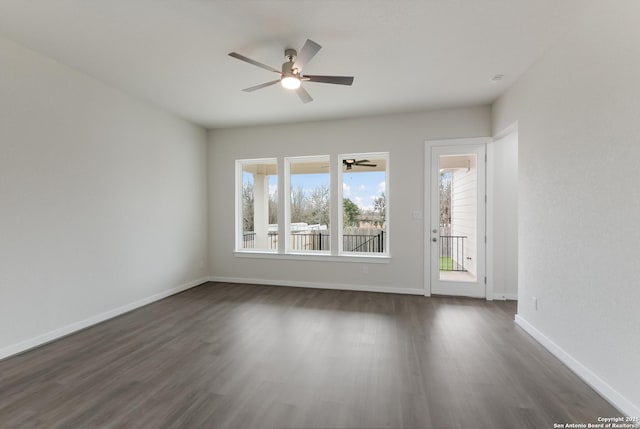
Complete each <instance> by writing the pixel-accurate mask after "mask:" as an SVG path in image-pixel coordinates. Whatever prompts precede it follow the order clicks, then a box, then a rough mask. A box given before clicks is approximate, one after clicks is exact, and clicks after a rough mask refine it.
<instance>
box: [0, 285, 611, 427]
mask: <svg viewBox="0 0 640 429" xmlns="http://www.w3.org/2000/svg"><path fill="white" fill-rule="evenodd" d="M515 311H516V306H515V303H513V302H495V301H494V302H487V301H482V300H473V299H459V298H444V297H433V298H425V297H420V296H408V295H390V294H379V293H365V292H348V291H330V290H315V289H299V288H289V287H274V286H254V285H235V284H225V283H208V284H205V285H202V286H199V287H197V288H194V289H191V290H188V291H186V292H183V293H180V294H178V295H174V296H172V297H170V298H167V299H164V300H162V301H159V302H156V303H153V304H151V305H148V306H146V307H143V308H141V309H138V310H136V311H133V312H131V313H128V314H125V315H123V316H120V317H118V318H116V319H112V320H110V321H107V322H105V323H102V324H99V325H96V326H94V327H91V328H89V329H86V330H83V331H81V332H78V333H76V334H74V335H71V336H68V337H66V338H63V339H60V340H58V341H55V342H52V343H50V344H47V345H44V346H42V347H39V348H37V349H34V350H31V351H29V352H26V353H23V354H21V355H18V356H14V357H11V358H8V359H5V360H3V361H0V427H2V428H14V427H15V428H23V427H24V428H31V427H38V428H39V427H42V428H102V427H105V428H106V427H108V428H121V427H122V428H124V427H127V428H130V427H131V428H182V427H184V428H239V429H245V428H446V429H449V428H465V429H466V428H469V429H483V428H491V429H496V428H498V429H499V428H517V429H521V428H536V429H538V428H553V424H554V423H567V422H573V423H587V422H596V421H597V417H598V416H607V417H610V416H616V415H620V413H619V412H617V411H616V410H615V409H614V408H613V407H612V406H611V405H609V404H608V403H607V402H606V401H605V400H603V399H602V398H601V397H600V396H598V394H596V393H595V392H594V391H593V390H591V389H590V388H589V387H588V386H586V385H585V384H584V383H583V382H582V381H580V380H579V379H578V378H577V377H576V376H575V375H574V374H573V373H572V372H571V371H569V370H568V369H567V368H565V367H564V366H563V365H562V364H561V363H560V362H559V361H558V360H557V359H555V358H554V357H553V356H551V355H550V354H549V353H548V352H547V351H546V350H544V349H543V348H542V347H541V346H540V345H538V344H537V343H536V342H535V341H534V340H532V339H531V338H530V337H529V336H528V335H527V334H526V333H525V332H523V331H522V330H520V329H519V328H518V327H517V326H516V325H515V324H514V322H513V318H514V314H515Z"/></svg>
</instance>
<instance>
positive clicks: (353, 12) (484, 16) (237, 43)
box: [0, 0, 587, 128]
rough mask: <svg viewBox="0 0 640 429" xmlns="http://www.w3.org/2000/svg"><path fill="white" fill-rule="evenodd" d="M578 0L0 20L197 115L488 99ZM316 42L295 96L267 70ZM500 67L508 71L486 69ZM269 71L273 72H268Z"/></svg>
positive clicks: (23, 37)
mask: <svg viewBox="0 0 640 429" xmlns="http://www.w3.org/2000/svg"><path fill="white" fill-rule="evenodd" d="M586 5H587V1H583V0H571V1H565V0H457V1H456V0H437V1H436V0H431V1H429V0H393V1H391V0H335V1H319V0H312V1H311V0H296V1H294V0H281V1H274V0H262V1H245V0H236V1H213V0H108V1H107V0H56V1H51V0H29V1H25V0H0V34H1V35H3V36H5V37H7V38H10V39H12V40H14V41H16V42H18V43H21V44H23V45H25V46H27V47H29V48H31V49H34V50H36V51H39V52H41V53H43V54H45V55H48V56H50V57H52V58H54V59H56V60H58V61H60V62H62V63H64V64H67V65H69V66H71V67H73V68H74V69H77V70H79V71H82V72H84V73H87V74H89V75H91V76H93V77H95V78H97V79H99V80H101V81H104V82H106V83H108V84H110V85H112V86H115V87H118V88H120V89H122V90H124V91H126V92H128V93H130V94H133V95H134V96H136V97H138V98H142V99H145V100H147V101H149V102H152V103H154V104H156V105H159V106H161V107H162V108H164V109H166V110H168V111H170V112H173V113H175V114H177V115H179V116H181V117H183V118H186V119H188V120H190V121H193V122H196V123H198V124H201V125H204V126H206V127H211V128H215V127H229V126H239V125H251V124H263V123H282V122H294V121H308V120H320V119H330V118H344V117H353V116H363V115H370V114H380V113H389V112H405V111H414V110H425V109H436V108H447V107H456V106H466V105H480V104H486V103H490V102H491V101H493V100H494V99H495V98H496V97H498V96H499V95H500V94H501V93H502V92H504V91H505V90H506V88H508V86H509V85H510V84H511V83H513V82H514V80H516V79H517V78H518V76H519V75H520V74H522V73H523V72H524V71H525V70H526V69H527V68H528V67H529V66H530V65H531V64H532V63H533V62H534V61H535V60H536V59H537V58H539V57H540V56H541V55H542V54H543V53H544V51H545V50H546V49H547V48H548V47H549V46H550V45H551V44H552V43H553V42H554V40H556V39H557V38H558V37H561V36H562V35H563V33H564V32H565V31H567V28H569V27H570V25H571V23H572V22H573V21H574V20H575V19H577V18H578V17H580V15H581V14H582V12H583V11H584V8H585V7H587V6H586ZM307 38H310V39H313V40H314V41H316V42H318V43H319V44H321V45H322V46H323V49H322V50H321V51H320V52H319V53H318V55H317V56H316V57H315V58H314V59H313V61H312V62H311V63H310V64H309V65H308V66H307V67H306V68H305V72H306V73H308V74H335V75H353V76H355V82H354V85H353V86H352V87H345V86H340V85H326V84H320V83H306V84H305V87H306V89H307V90H308V91H309V93H311V95H312V96H313V98H314V101H313V102H312V103H308V104H304V105H303V104H302V103H301V102H300V101H299V99H298V97H297V96H296V95H295V94H293V93H290V92H287V91H286V90H284V89H283V88H281V87H280V86H279V85H274V86H271V87H269V88H265V89H263V90H260V91H257V92H254V93H245V92H242V91H241V89H242V88H245V87H248V86H252V85H255V84H259V83H262V82H266V81H269V80H273V79H274V74H273V73H270V72H268V71H266V70H263V69H260V68H257V67H253V66H251V65H249V64H246V63H243V62H240V61H238V60H236V59H233V58H230V57H229V56H227V54H228V53H229V52H231V51H237V52H239V53H242V54H244V55H247V56H249V57H251V58H254V59H256V60H258V61H261V62H263V63H266V64H269V65H271V66H273V67H275V68H280V65H281V63H282V62H284V49H285V48H287V47H292V48H296V49H300V47H301V46H302V45H303V43H304V41H305V40H306V39H307ZM496 74H503V75H504V76H505V77H504V79H503V80H502V81H501V82H499V83H491V78H492V77H493V76H494V75H496ZM275 77H276V78H277V76H275Z"/></svg>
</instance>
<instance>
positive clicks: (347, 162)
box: [342, 159, 378, 170]
mask: <svg viewBox="0 0 640 429" xmlns="http://www.w3.org/2000/svg"><path fill="white" fill-rule="evenodd" d="M342 165H344V166H346V167H347V170H351V169H352V168H353V166H354V165H356V166H360V167H377V166H378V164H371V161H369V160H368V159H359V160H355V159H343V160H342Z"/></svg>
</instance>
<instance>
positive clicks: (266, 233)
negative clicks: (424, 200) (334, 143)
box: [235, 152, 389, 262]
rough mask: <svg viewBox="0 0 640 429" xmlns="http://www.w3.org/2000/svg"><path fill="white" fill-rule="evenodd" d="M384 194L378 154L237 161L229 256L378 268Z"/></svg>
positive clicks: (383, 252)
mask: <svg viewBox="0 0 640 429" xmlns="http://www.w3.org/2000/svg"><path fill="white" fill-rule="evenodd" d="M332 173H333V174H335V175H336V176H337V178H336V177H333V178H332V176H331V174H332ZM279 177H281V178H284V181H283V182H280V183H279ZM278 187H280V191H281V193H280V195H279V194H278ZM388 189H389V154H388V153H386V152H377V153H357V154H347V155H337V156H336V155H317V156H300V157H284V158H279V159H278V158H265V159H245V160H237V161H236V247H235V248H236V251H237V252H239V253H254V254H265V253H272V254H274V255H265V256H263V257H265V258H270V257H278V256H276V255H277V254H288V255H291V256H290V258H293V259H298V258H302V259H304V258H305V257H307V256H305V255H308V257H309V258H328V259H331V258H333V257H336V258H343V257H346V256H350V257H353V258H356V257H357V258H360V259H359V260H362V257H363V256H369V257H374V258H378V259H377V260H376V261H375V262H385V259H388V258H380V257H381V256H383V257H388V255H389V226H388V224H389V192H388ZM332 207H333V212H332ZM278 210H283V211H282V212H280V213H279V212H278ZM332 216H333V218H332ZM335 216H337V219H336V218H335ZM239 256H240V255H239ZM254 257H255V255H254Z"/></svg>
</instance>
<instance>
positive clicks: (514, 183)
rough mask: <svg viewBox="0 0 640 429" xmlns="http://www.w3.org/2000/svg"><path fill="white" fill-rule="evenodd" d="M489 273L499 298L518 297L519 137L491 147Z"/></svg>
mask: <svg viewBox="0 0 640 429" xmlns="http://www.w3.org/2000/svg"><path fill="white" fill-rule="evenodd" d="M487 157H488V165H487V196H488V201H487V237H490V239H489V241H488V242H487V253H488V255H487V271H488V272H489V276H488V283H489V287H490V288H491V292H490V293H491V294H492V296H493V298H496V299H517V295H518V134H517V132H512V133H510V134H508V135H506V136H504V137H501V138H499V139H497V140H495V141H493V142H491V143H489V144H488V145H487Z"/></svg>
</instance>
